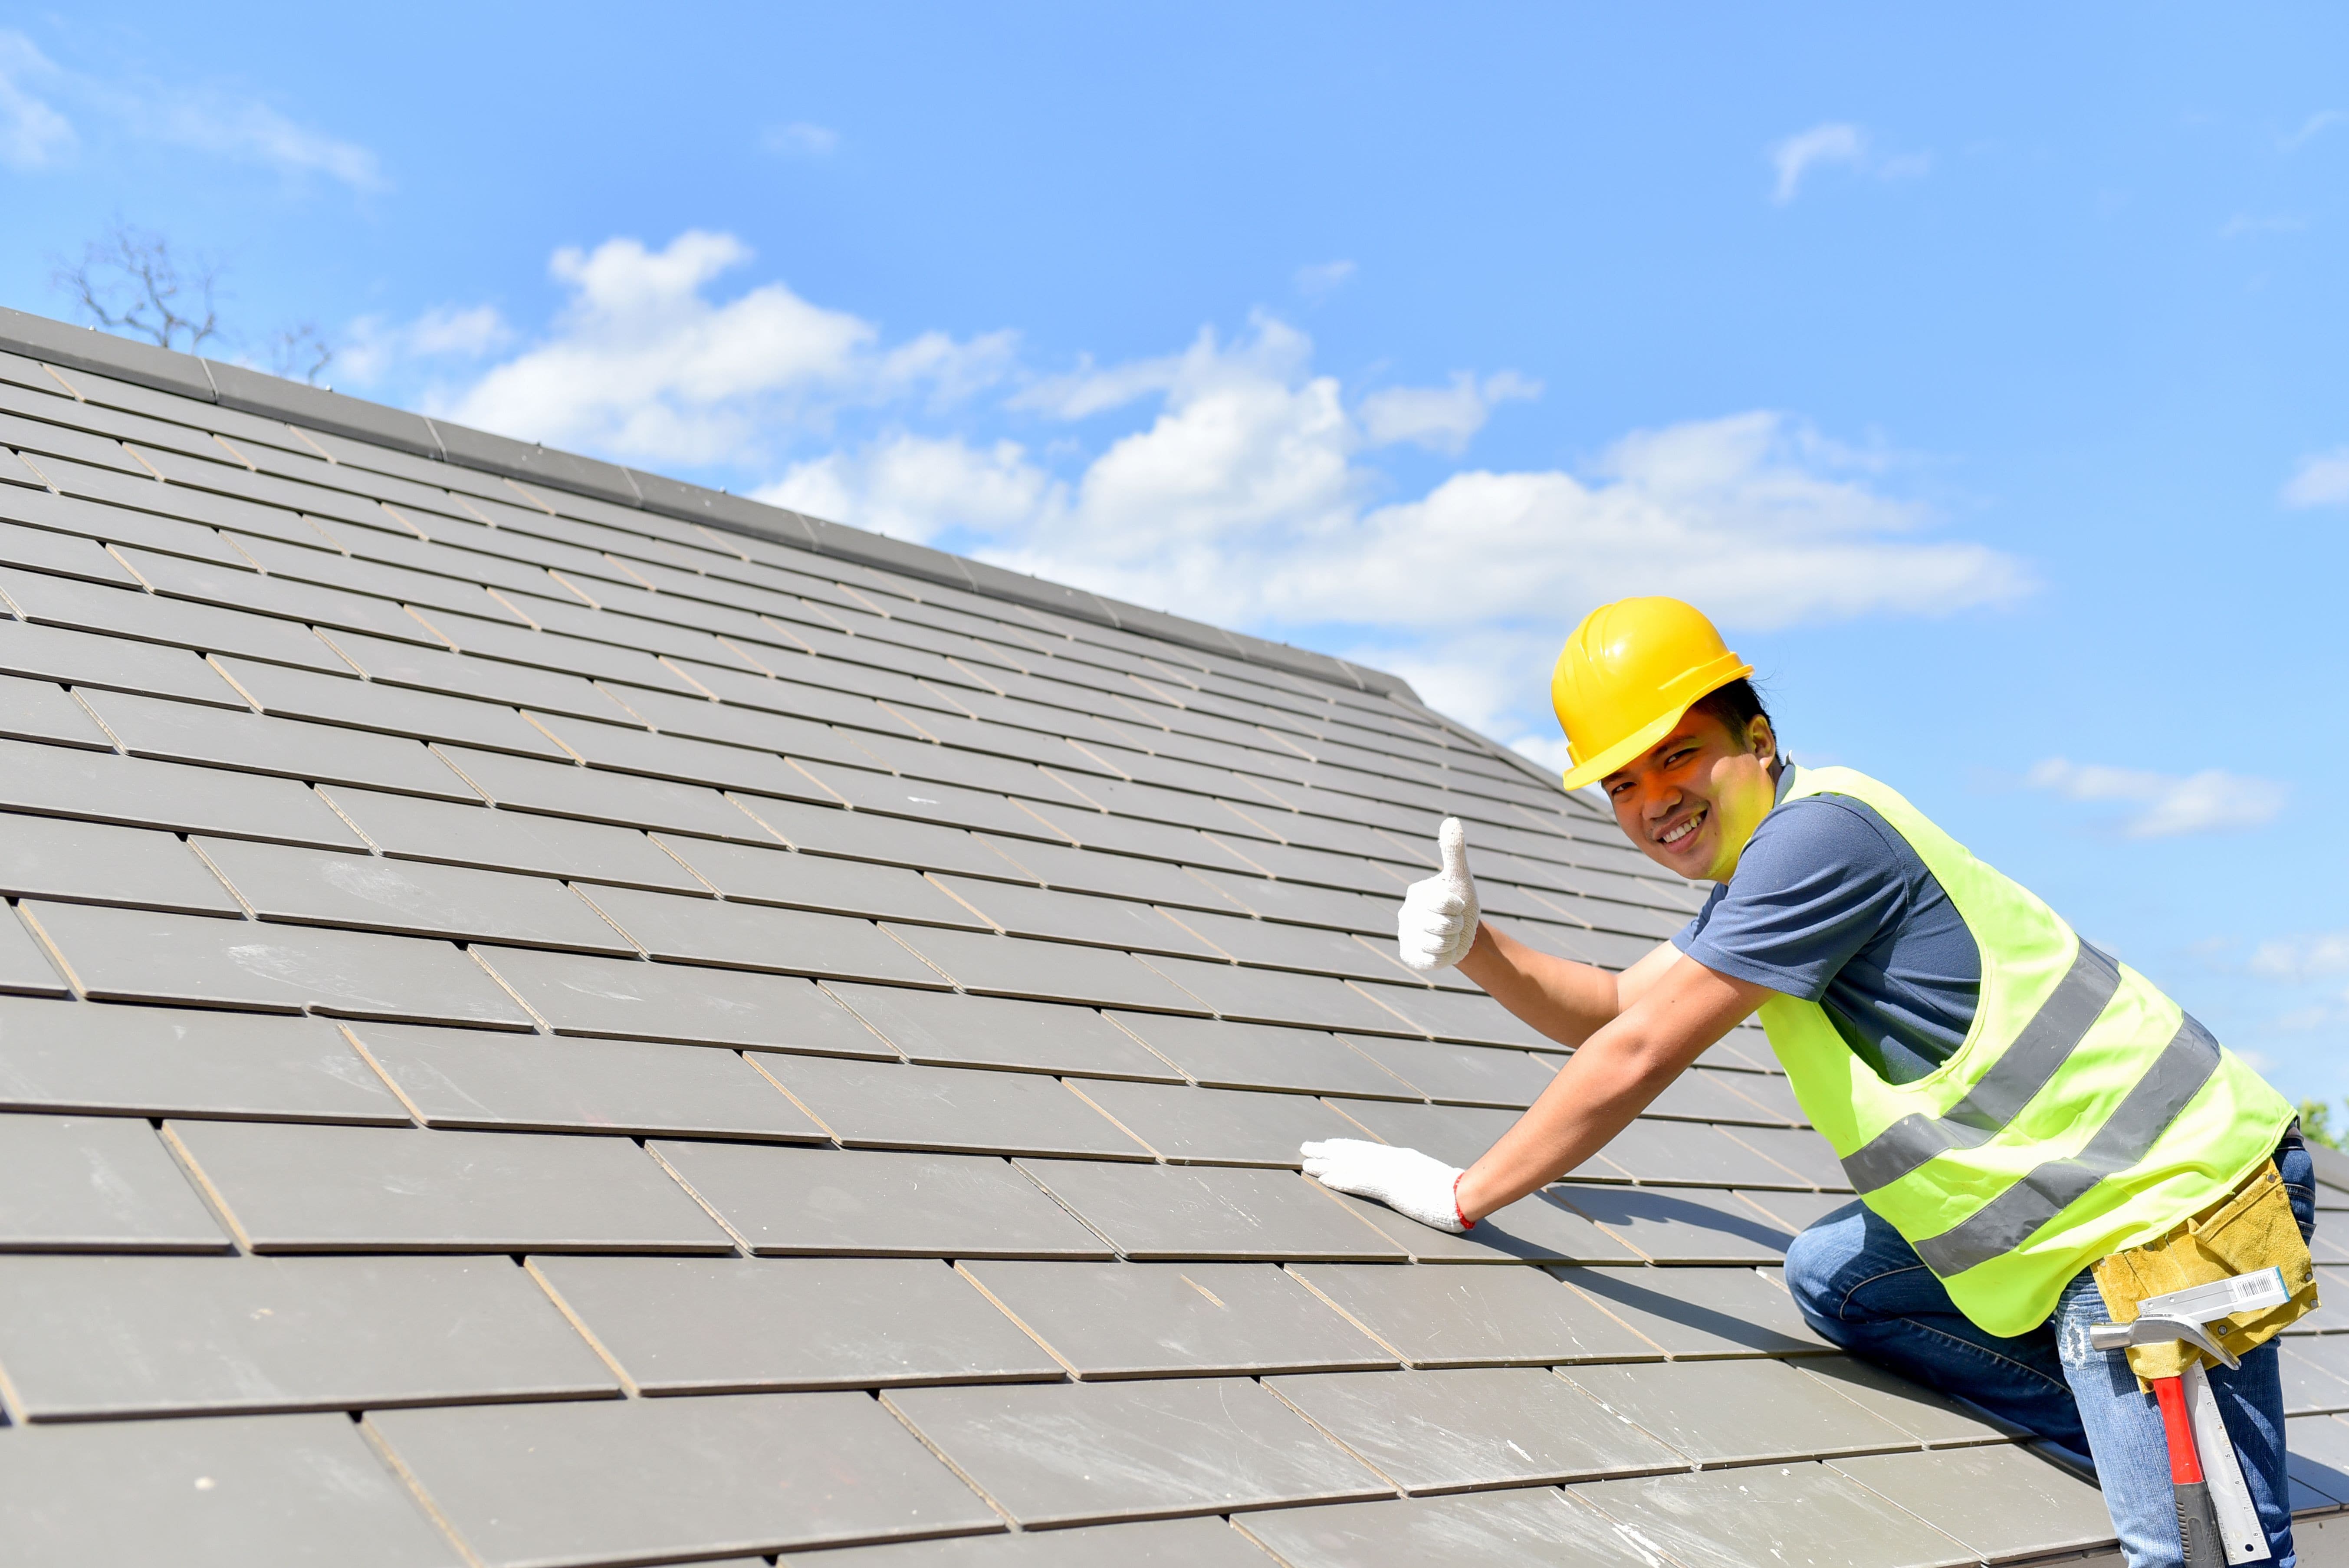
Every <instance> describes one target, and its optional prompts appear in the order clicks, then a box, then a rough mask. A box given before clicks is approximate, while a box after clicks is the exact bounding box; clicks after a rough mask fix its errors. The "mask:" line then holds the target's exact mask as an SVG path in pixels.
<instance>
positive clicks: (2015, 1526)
mask: <svg viewBox="0 0 2349 1568" xmlns="http://www.w3.org/2000/svg"><path fill="white" fill-rule="evenodd" d="M1828 1468H1829V1469H1835V1470H1839V1471H1841V1472H1842V1473H1843V1474H1844V1475H1846V1476H1848V1477H1850V1478H1851V1479H1852V1480H1856V1481H1857V1482H1859V1483H1860V1484H1861V1485H1862V1486H1864V1487H1866V1488H1868V1490H1870V1491H1873V1492H1877V1493H1878V1494H1880V1495H1882V1496H1883V1497H1885V1498H1887V1499H1889V1500H1890V1501H1892V1502H1894V1503H1896V1504H1898V1505H1899V1507H1901V1508H1904V1509H1906V1510H1908V1511H1909V1512H1910V1513H1913V1514H1915V1515H1916V1516H1917V1517H1918V1518H1920V1519H1921V1520H1923V1521H1925V1522H1926V1523H1928V1524H1930V1525H1932V1526H1933V1527H1934V1528H1935V1529H1937V1530H1940V1532H1942V1533H1944V1534H1946V1535H1949V1536H1951V1537H1954V1538H1955V1539H1956V1540H1957V1541H1959V1542H1961V1543H1962V1544H1964V1545H1965V1546H1967V1547H1969V1548H1971V1550H1972V1551H1973V1552H1974V1553H1975V1554H1976V1555H1978V1556H1980V1557H1981V1558H1982V1559H1983V1560H1984V1561H1986V1562H1995V1561H1997V1560H1998V1559H2000V1558H2002V1557H2011V1556H2015V1555H2019V1554H2021V1553H2023V1552H2033V1553H2036V1552H2045V1551H2047V1550H2048V1549H2049V1548H2051V1547H2057V1548H2060V1547H2065V1546H2084V1547H2085V1546H2103V1545H2106V1544H2109V1543H2110V1542H2111V1541H2112V1539H2113V1526H2112V1521H2111V1519H2110V1518H2109V1517H2108V1516H2107V1515H2106V1511H2105V1500H2104V1497H2103V1494H2102V1493H2100V1492H2099V1491H2097V1490H2096V1488H2095V1486H2094V1485H2093V1484H2091V1483H2090V1482H2088V1481H2085V1480H2081V1479H2080V1478H2079V1477H2078V1476H2076V1475H2075V1474H2073V1473H2072V1472H2071V1471H2070V1470H2068V1469H2064V1468H2063V1467H2062V1466H2060V1465H2057V1464H2054V1463H2053V1462H2052V1461H2050V1460H2047V1459H2041V1458H2040V1457H2039V1456H2037V1455H2036V1454H2033V1453H2032V1452H2031V1451H2030V1450H2029V1449H2018V1448H2012V1447H2007V1446H2004V1445H2001V1446H1999V1447H1995V1448H1986V1449H1969V1450H1967V1451H1966V1452H1964V1453H1961V1454H1934V1455H1925V1454H1877V1455H1872V1456H1870V1457H1868V1458H1865V1459H1836V1460H1834V1461H1832V1462H1831V1463H1830V1465H1829V1466H1828Z"/></svg>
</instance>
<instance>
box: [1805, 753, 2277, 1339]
mask: <svg viewBox="0 0 2349 1568" xmlns="http://www.w3.org/2000/svg"><path fill="white" fill-rule="evenodd" d="M1812 794H1840V795H1848V796H1850V797H1851V798H1852V799H1854V800H1857V801H1860V802H1863V803H1864V804H1866V805H1868V806H1870V807H1872V808H1874V810H1875V812H1876V814H1877V815H1878V816H1880V817H1882V818H1883V819H1884V820H1885V821H1886V822H1887V823H1889V825H1890V826H1891V827H1892V829H1893V831H1895V832H1896V833H1898V834H1899V835H1900V836H1901V837H1902V838H1904V839H1906V840H1908V842H1909V847H1910V848H1911V849H1914V850H1915V851H1916V852H1917V857H1918V858H1919V859H1920V860H1922V861H1923V862H1924V863H1925V866H1926V868H1927V869H1928V870H1930V871H1931V872H1932V873H1933V876H1934V877H1935V878H1936V879H1938V880H1939V881H1940V884H1941V889H1942V891H1944V892H1945V893H1947V894H1948V895H1949V896H1950V901H1951V903H1952V904H1953V905H1955V906H1956V907H1957V911H1958V913H1959V915H1960V916H1961V917H1962V918H1963V919H1964V920H1965V923H1966V929H1968V930H1969V931H1971V933H1972V934H1973V939H1974V943H1975V945H1976V946H1977V947H1978V948H1979V949H1980V950H1981V951H1982V993H1981V999H1980V1001H1979V1002H1977V1004H1976V1006H1975V1009H1974V1021H1973V1026H1972V1027H1971V1029H1969V1030H1968V1031H1967V1032H1966V1038H1965V1042H1964V1044H1961V1045H1960V1046H1959V1047H1958V1051H1957V1054H1955V1055H1953V1056H1951V1058H1950V1059H1949V1060H1948V1061H1947V1062H1945V1063H1943V1064H1941V1065H1940V1067H1939V1068H1938V1069H1936V1070H1935V1071H1934V1072H1933V1073H1931V1074H1930V1075H1928V1076H1926V1077H1923V1078H1920V1079H1919V1080H1917V1081H1916V1082H1915V1083H1911V1084H1888V1083H1886V1082H1885V1081H1884V1080H1883V1079H1882V1078H1880V1077H1878V1076H1877V1075H1876V1073H1875V1071H1874V1070H1873V1069H1872V1068H1870V1067H1869V1066H1868V1064H1867V1063H1865V1062H1863V1061H1861V1060H1860V1059H1859V1057H1858V1056H1857V1054H1855V1053H1854V1052H1853V1051H1852V1049H1851V1047H1850V1046H1849V1045H1848V1044H1846V1042H1845V1040H1844V1038H1843V1036H1842V1035H1841V1034H1840V1033H1837V1030H1836V1026H1835V1023H1834V1022H1833V1021H1832V1020H1830V1019H1829V1018H1828V1016H1827V1012H1826V1009H1825V1008H1824V1007H1822V1006H1820V1005H1819V1004H1818V1003H1817V1002H1805V1001H1803V1000H1801V999H1799V998H1796V997H1792V996H1786V995H1783V994H1774V995H1772V996H1771V998H1770V999H1769V1000H1768V1001H1767V1002H1764V1003H1763V1004H1762V1009H1761V1016H1762V1023H1763V1027H1764V1029H1766V1030H1767V1031H1768V1032H1769V1035H1770V1044H1771V1048H1772V1049H1773V1050H1775V1052H1776V1053H1777V1055H1778V1060H1779V1061H1780V1062H1781V1063H1782V1064H1784V1065H1785V1069H1786V1074H1787V1076H1788V1078H1789V1079H1790V1080H1791V1081H1792V1083H1793V1085H1794V1090H1795V1098H1796V1099H1797V1100H1799V1101H1800V1102H1801V1103H1802V1106H1803V1110H1804V1113H1805V1114H1806V1116H1809V1117H1810V1120H1811V1125H1812V1126H1813V1127H1816V1128H1818V1130H1819V1131H1820V1132H1821V1133H1822V1134H1824V1135H1825V1136H1826V1140H1827V1142H1828V1143H1829V1144H1831V1145H1833V1146H1834V1147H1835V1151H1836V1155H1837V1158H1839V1159H1841V1160H1842V1161H1843V1168H1844V1171H1845V1174H1846V1175H1847V1176H1848V1177H1849V1178H1850V1179H1851V1185H1852V1189H1853V1190H1855V1191H1856V1192H1857V1193H1858V1194H1859V1196H1860V1198H1861V1199H1862V1200H1863V1201H1864V1202H1866V1203H1867V1205H1868V1208H1870V1209H1871V1210H1875V1211H1876V1212H1877V1213H1878V1215H1881V1216H1882V1217H1883V1218H1884V1219H1885V1220H1887V1221H1888V1222H1889V1223H1890V1224H1891V1226H1892V1227H1893V1229H1895V1230H1896V1231H1899V1232H1900V1234H1901V1235H1902V1236H1903V1237H1904V1238H1906V1239H1907V1241H1908V1242H1909V1245H1910V1246H1912V1247H1914V1248H1916V1249H1917V1255H1918V1256H1919V1257H1920V1258H1922V1259H1923V1260H1924V1262H1925V1265H1926V1266H1927V1267H1928V1268H1930V1269H1931V1270H1932V1271H1933V1272H1934V1274H1935V1275H1936V1276H1938V1277H1939V1278H1940V1281H1941V1282H1942V1284H1943V1285H1945V1286H1946V1287H1947V1288H1948V1290H1949V1293H1950V1299H1951V1301H1952V1302H1954V1303H1956V1304H1957V1307H1958V1310H1959V1311H1961V1312H1962V1313H1964V1314H1966V1316H1967V1317H1969V1318H1971V1319H1972V1320H1973V1322H1975V1323H1976V1324H1980V1325H1981V1326H1982V1328H1984V1329H1986V1330H1988V1331H1989V1332H1990V1333H1992V1334H2006V1335H2013V1334H2024V1333H2027V1332H2029V1331H2030V1330H2031V1329H2033V1328H2035V1327H2037V1326H2038V1325H2039V1324H2042V1323H2044V1322H2045V1321H2046V1319H2047V1316H2048V1314H2050V1313H2051V1312H2053V1311H2054V1306H2055V1302H2056V1298H2057V1297H2058V1296H2059V1295H2060V1294H2061V1293H2063V1290H2064V1286H2065V1285H2066V1284H2067V1283H2069V1282H2071V1280H2072V1279H2073V1277H2074V1276H2075V1275H2076V1274H2078V1273H2079V1272H2080V1271H2081V1270H2083V1269H2085V1268H2087V1267H2089V1266H2090V1265H2091V1264H2093V1263H2095V1262H2096V1261H2097V1260H2098V1259H2100V1258H2103V1257H2105V1256H2106V1255H2107V1254H2108V1253H2112V1252H2115V1251H2123V1250H2125V1249H2127V1248H2130V1247H2136V1246H2140V1245H2142V1244H2144V1243H2146V1242H2147V1241H2152V1240H2153V1239H2154V1238H2155V1237H2157V1236H2159V1235H2160V1234H2161V1233H2162V1232H2164V1231H2168V1229H2170V1227H2172V1226H2174V1225H2176V1224H2177V1223H2178V1221H2180V1220H2184V1219H2186V1218H2187V1217H2188V1216H2189V1215H2191V1214H2195V1213H2198V1212H2199V1211H2200V1210H2204V1209H2207V1208H2209V1206H2210V1205H2212V1204H2214V1203H2216V1202H2218V1201H2219V1200H2220V1199H2223V1198H2225V1197H2226V1196H2227V1195H2228V1194H2229V1193H2230V1192H2231V1191H2233V1190H2234V1189H2235V1187H2236V1186H2237V1184H2238V1183H2240V1181H2241V1180H2242V1179H2244V1178H2245V1177H2246V1176H2248V1175H2250V1174H2251V1172H2252V1171H2253V1170H2255V1169H2256V1168H2258V1166H2259V1164H2260V1162H2261V1160H2263V1159H2265V1158H2268V1156H2269V1155H2270V1154H2271V1153H2272V1152H2273V1150H2274V1148H2275V1146H2276V1140H2277V1139H2278V1138H2280V1137H2282V1136H2283V1131H2284V1128H2285V1127H2288V1126H2290V1125H2291V1122H2292V1116H2293V1115H2294V1112H2293V1110H2292V1106H2291V1105H2290V1103H2289V1102H2287V1101H2286V1100H2285V1099H2284V1097H2283V1096H2282V1095H2280V1094H2278V1093H2277V1092H2276V1091H2275V1090H2274V1089H2272V1088H2271V1087H2269V1086H2268V1085H2267V1084H2266V1083H2265V1082H2264V1081H2262V1080H2261V1077H2260V1075H2258V1074H2257V1073H2254V1072H2253V1071H2252V1070H2251V1067H2250V1066H2249V1065H2248V1064H2245V1063H2244V1062H2243V1060H2242V1059H2241V1058H2240V1057H2239V1056H2237V1055H2236V1054H2234V1053H2233V1052H2231V1051H2229V1050H2227V1049H2226V1048H2225V1047H2223V1046H2221V1045H2220V1044H2219V1043H2218V1042H2217V1041H2215V1040H2213V1039H2212V1038H2211V1037H2210V1033H2209V1031H2208V1030H2206V1029H2204V1028H2203V1027H2202V1025H2200V1024H2199V1023H2196V1022H2195V1021H2194V1020H2193V1019H2191V1018H2189V1017H2188V1016H2187V1015H2186V1014H2185V1013H2184V1012H2182V1011H2180V1010H2179V1008H2178V1004H2177V1003H2176V1002H2172V1001H2170V1000H2169V998H2168V997H2167V996H2164V995H2163V994H2162V993H2161V992H2159V991H2158V990H2157V989H2156V988H2155V987H2154V985H2153V984H2152V982H2151V981H2147V979H2146V978H2145V977H2144V976H2143V975H2140V974H2138V973H2137V971H2135V970H2132V969H2130V968H2129V967H2128V966H2127V964H2124V963H2120V962H2117V961H2115V960H2114V959H2112V958H2110V957H2108V956H2107V955H2106V954H2104V953H2102V952H2099V951H2097V950H2096V949H2095V948H2093V947H2091V946H2090V945H2088V944H2087V943H2086V942H2084V941H2082V940H2080V939H2079V937H2078V936H2076V935H2075V934H2074V932H2073V930H2072V928H2071V927H2070V926H2068V925H2066V924H2064V921H2063V920H2062V919H2060V918H2059V917H2058V916H2057V915H2056V913H2055V912H2054V910H2053V909H2049V908H2048V907H2047V906H2046V905H2044V904H2043V903H2041V902H2040V901H2039V899H2038V898H2035V897H2033V895H2032V894H2031V893H2030V892H2029V891H2027V890H2026V889H2024V888H2022V887H2021V886H2019V885H2017V884H2016V883H2014V882H2013V881H2012V880H2010V879H2009V878H2007V877H2003V876H2002V875H2000V874H1999V873H1998V872H1996V871H1994V870H1992V868H1991V867H1988V866H1986V865H1984V864H1983V863H1982V862H1981V861H1979V860H1977V859H1975V858H1974V857H1973V856H1972V855H1971V854H1970V853H1968V852H1967V850H1966V848H1965V846H1963V845H1961V844H1960V843H1958V842H1957V841H1956V840H1955V839H1953V838H1951V836H1949V835H1948V834H1946V833H1943V832H1942V831H1941V830H1940V828H1938V827H1936V826H1933V825H1932V823H1930V821H1928V820H1926V818H1925V816H1924V815H1923V814H1922V813H1920V812H1919V811H1918V810H1917V808H1916V807H1915V806H1913V805H1909V803H1908V802H1907V801H1906V800H1903V799H1902V798H1901V797H1900V796H1899V794H1896V793H1895V792H1893V791H1892V790H1890V789H1889V788H1887V787H1886V786H1885V785H1883V784H1878V782H1877V781H1876V780H1874V779H1872V778H1869V777H1868V776H1867V775H1866V774H1858V773H1854V772H1853V771H1852V770H1850V769H1849V768H1806V769H1804V770H1802V771H1801V772H1800V773H1799V774H1797V775H1796V777H1795V781H1794V782H1793V784H1791V786H1790V787H1789V788H1788V789H1787V791H1786V793H1785V796H1784V799H1785V800H1794V799H1799V798H1800V797H1802V796H1804V795H1812Z"/></svg>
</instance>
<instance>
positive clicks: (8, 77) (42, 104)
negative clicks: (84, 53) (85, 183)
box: [0, 31, 384, 191]
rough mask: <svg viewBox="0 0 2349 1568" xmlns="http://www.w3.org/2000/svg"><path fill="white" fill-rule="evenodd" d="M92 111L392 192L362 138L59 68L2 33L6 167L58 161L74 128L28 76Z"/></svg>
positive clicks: (237, 154)
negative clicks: (37, 91)
mask: <svg viewBox="0 0 2349 1568" xmlns="http://www.w3.org/2000/svg"><path fill="white" fill-rule="evenodd" d="M28 78H42V79H44V80H45V81H47V83H48V85H49V90H50V91H51V93H52V94H53V95H54V96H55V97H57V98H61V99H69V100H71V101H74V102H76V103H77V104H78V105H79V106H81V107H82V108H84V109H89V110H92V111H94V112H95V114H96V116H97V117H98V119H100V120H102V121H104V122H107V123H109V124H111V125H114V126H116V127H119V129H120V130H123V131H125V132H128V133H129V135H131V136H134V137H140V138H143V139H144V140H150V141H161V142H167V143H170V144H171V145H173V146H179V147H187V148H191V149H193V150H195V151H199V152H209V153H212V154H215V155H218V156H221V157H226V158H232V159H236V160H240V161H245V162H251V163H259V164H262V165H264V166H265V167H268V168H272V169H275V170H277V171H279V172H281V173H284V174H287V175H295V176H302V175H313V174H316V175H324V176H325V177H326V178H327V179H330V180H335V181H338V182H341V183H343V184H345V185H347V186H349V187H350V188H351V189H352V190H354V191H378V190H381V189H382V188H383V186H384V178H383V171H382V169H381V167H380V165H379V163H378V160H377V158H376V155H375V154H374V153H373V152H371V151H368V150H367V148H365V147H362V146H360V145H358V144H357V142H353V141H347V140H343V139H342V138H340V137H336V136H332V135H329V134H327V133H326V132H325V131H322V130H316V129H315V128H313V127H310V126H306V125H304V124H301V123H300V122H299V121H296V120H295V119H290V118H288V117H287V116H286V115H285V114H283V113H281V112H280V111H279V110H277V109H274V108H273V107H271V106H270V105H269V104H267V103H264V102H263V101H262V100H261V99H255V98H249V97H244V96H241V95H238V94H234V93H230V92H226V91H222V90H218V89H213V88H187V87H181V86H177V85H172V84H157V83H153V82H148V81H139V80H131V79H122V80H106V79H102V78H97V77H92V76H88V75H85V74H82V73H80V72H76V71H69V70H67V69H65V68H64V67H60V66H57V65H56V64H54V63H53V62H52V61H50V60H49V59H48V58H47V57H46V56H45V55H43V54H42V53H41V51H40V49H39V47H37V46H36V45H35V44H34V43H33V41H32V40H31V39H30V38H27V37H26V36H25V35H24V34H22V33H18V32H11V31H0V162H5V163H7V164H10V165H12V166H13V167H16V168H19V169H36V168H41V167H44V166H46V165H48V164H51V163H54V162H56V161H57V159H58V157H59V156H60V155H62V154H63V153H64V152H65V151H67V150H68V149H70V148H71V147H72V146H73V145H74V142H75V140H77V139H76V135H75V131H74V127H73V125H72V124H71V122H70V121H68V120H67V119H66V117H65V115H64V113H63V112H62V111H61V110H59V109H57V108H56V107H55V105H54V104H52V103H51V102H49V101H47V99H44V98H41V97H36V95H35V94H34V93H33V91H32V89H31V88H28V87H27V86H26V80H27V79H28Z"/></svg>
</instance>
